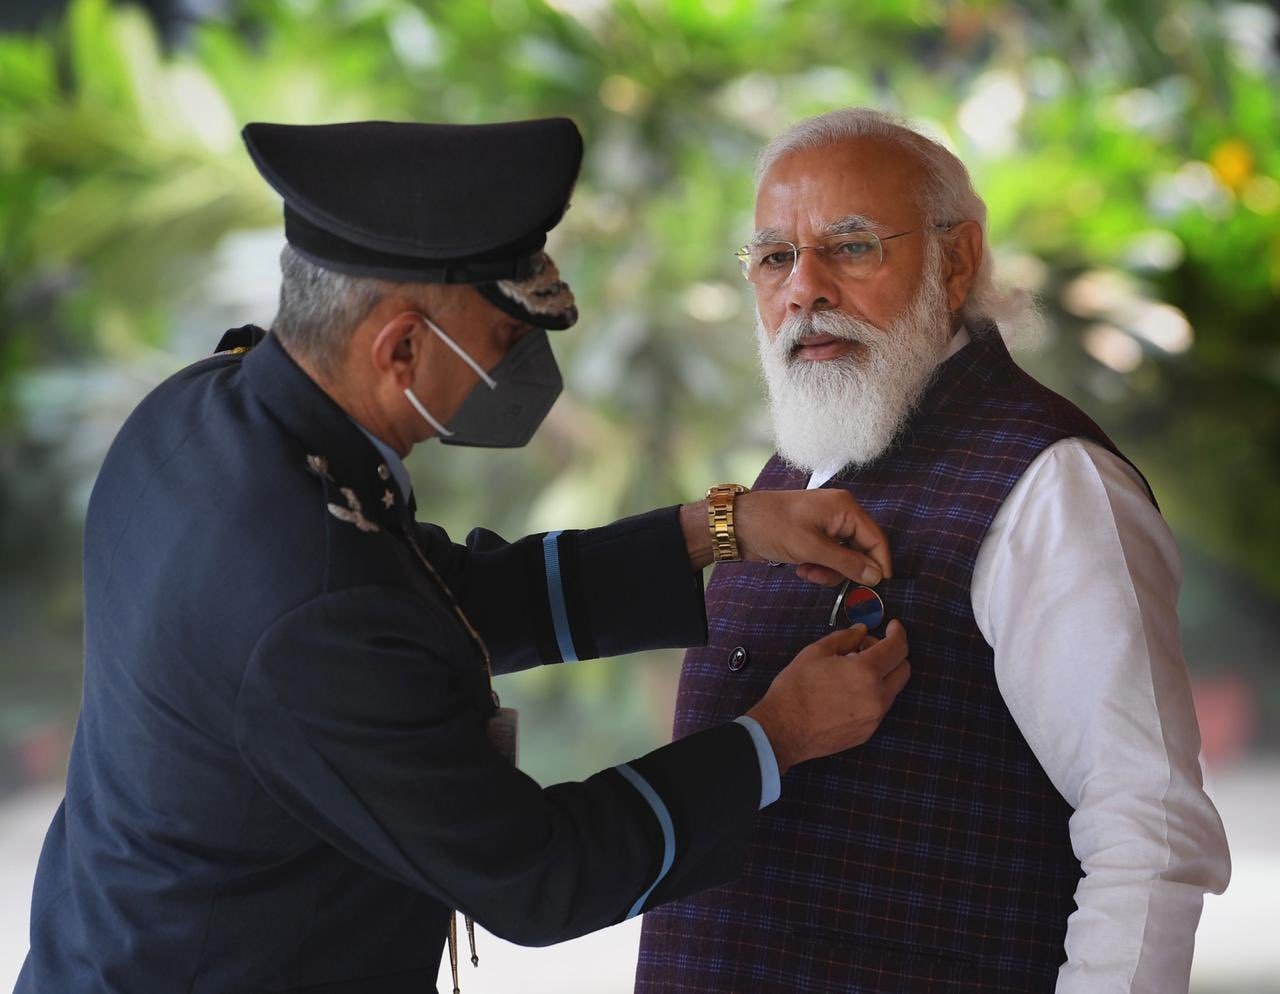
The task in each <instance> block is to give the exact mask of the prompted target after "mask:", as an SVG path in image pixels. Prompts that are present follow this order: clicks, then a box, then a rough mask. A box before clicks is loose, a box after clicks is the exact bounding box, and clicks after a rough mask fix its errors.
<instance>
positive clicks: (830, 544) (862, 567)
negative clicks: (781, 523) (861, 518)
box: [797, 535, 887, 587]
mask: <svg viewBox="0 0 1280 994" xmlns="http://www.w3.org/2000/svg"><path fill="white" fill-rule="evenodd" d="M799 551H800V553H801V555H800V556H799V557H797V558H800V559H802V560H803V561H804V568H805V569H806V570H811V571H812V570H823V571H824V572H823V574H822V576H823V579H821V580H817V581H815V582H819V583H822V584H824V585H825V586H828V587H830V586H834V585H835V584H836V583H842V582H843V581H844V580H845V578H846V577H847V578H848V579H850V580H853V581H854V582H856V583H864V584H866V585H867V586H868V587H874V586H875V585H876V584H877V583H879V582H880V581H881V580H882V579H884V577H885V576H886V575H887V574H886V572H885V567H884V566H883V565H881V564H880V563H879V562H877V561H876V560H873V559H872V558H871V556H870V555H867V554H865V553H862V552H859V551H857V550H856V549H851V548H849V547H848V546H846V545H841V544H840V543H839V542H836V541H834V540H832V539H831V538H830V537H829V536H827V535H815V536H814V537H813V540H812V541H811V542H809V543H808V544H807V545H806V547H805V548H804V549H801V550H799ZM886 555H887V553H886ZM806 579H808V577H806Z"/></svg>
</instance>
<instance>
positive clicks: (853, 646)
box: [803, 625, 867, 656]
mask: <svg viewBox="0 0 1280 994" xmlns="http://www.w3.org/2000/svg"><path fill="white" fill-rule="evenodd" d="M866 637H867V626H866V625H854V626H853V627H852V628H839V629H837V630H836V631H834V632H832V633H831V634H830V635H824V636H823V637H822V638H820V639H818V641H816V642H814V643H812V644H810V645H809V646H808V647H807V648H806V649H805V650H803V651H805V652H810V653H816V654H818V655H822V656H847V655H849V653H851V652H856V651H857V649H858V646H859V645H860V644H861V642H862V640H863V639H864V638H866Z"/></svg>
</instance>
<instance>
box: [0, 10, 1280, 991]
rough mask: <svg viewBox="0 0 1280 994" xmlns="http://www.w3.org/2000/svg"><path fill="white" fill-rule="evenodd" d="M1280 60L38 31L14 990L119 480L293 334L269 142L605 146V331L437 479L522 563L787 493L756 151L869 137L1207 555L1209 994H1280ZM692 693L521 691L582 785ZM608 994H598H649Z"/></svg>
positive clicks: (1196, 662) (321, 28)
mask: <svg viewBox="0 0 1280 994" xmlns="http://www.w3.org/2000/svg"><path fill="white" fill-rule="evenodd" d="M1278 29H1280V15H1278V13H1277V8H1276V6H1274V5H1270V6H1269V5H1264V4H1256V3H1229V4H1228V3H1211V2H1206V0H1169V2H1159V0H1017V2H1015V0H1003V2H1001V0H991V2H985V3H973V4H967V5H960V4H954V3H944V2H941V0H866V2H862V3H857V4H854V3H849V2H848V0H809V2H786V0H696V2H695V0H149V2H147V3H145V4H141V5H136V6H131V5H127V4H113V3H109V2H108V0H63V2H42V0H4V3H3V5H0V859H3V862H0V986H3V985H4V984H6V983H9V982H10V980H11V977H12V976H14V975H16V971H17V966H18V964H19V962H20V960H21V957H22V954H23V952H24V951H25V916H26V904H27V901H28V900H29V895H30V879H31V874H32V872H33V871H34V860H35V855H36V852H37V851H38V845H39V840H40V836H41V835H42V833H43V828H44V825H45V824H46V823H47V819H48V817H49V815H50V813H51V808H52V806H54V805H56V803H57V799H58V796H59V790H60V784H61V778H62V776H63V773H64V770H65V758H66V753H67V749H68V745H69V741H70V736H71V733H72V730H73V728H74V722H75V717H76V710H77V706H78V700H79V682H80V667H81V652H80V623H81V619H80V567H79V552H80V529H81V523H82V519H83V513H84V509H85V504H86V501H87V499H88V494H89V491H90V488H91V486H92V483H93V480H94V476H95V474H96V472H97V468H98V466H99V465H100V463H101V460H102V457H103V454H104V452H105V450H106V447H107V445H108V444H109V443H110V441H111V438H112V436H113V435H114V433H115V431H116V430H117V428H118V427H119V425H120V423H121V421H122V420H123V418H124V417H125V416H126V415H127V413H128V412H129V411H130V410H131V408H132V407H133V405H134V404H136V402H137V401H138V400H139V399H140V398H141V397H142V395H143V394H144V393H145V392H146V391H147V390H149V389H150V388H151V387H152V386H154V385H155V384H156V383H157V382H159V381H160V380H161V379H162V378H163V377H165V376H166V375H168V374H169V373H170V372H172V371H174V370H176V369H178V368H179V367H181V366H183V365H185V364H186V363H188V362H191V361H193V360H195V359H197V358H199V357H200V356H202V355H205V354H207V353H208V352H209V351H210V350H211V349H212V347H213V346H214V344H215V343H216V342H217V340H218V337H219V335H220V334H221V332H222V330H223V329H224V328H226V327H230V326H233V325H239V324H243V323H246V322H250V321H253V322H257V323H261V324H264V325H265V324H267V323H269V322H270V320H271V317H272V315H273V313H274V310H275V293H276V286H277V274H278V270H277V262H276V257H277V254H278V252H279V248H280V246H281V244H282V236H281V233H280V213H279V203H278V201H277V200H276V199H275V196H274V194H272V193H271V192H270V190H269V189H268V188H267V186H266V184H265V183H263V182H262V181H261V180H260V179H259V178H258V176H257V174H256V172H255V171H254V170H253V167H252V166H251V165H250V163H249V160H248V158H247V156H246V155H245V154H244V152H243V150H242V147H241V145H240V141H239V137H238V132H239V128H240V127H241V126H242V125H243V124H244V123H246V122H248V121H252V120H266V121H279V122H290V123H323V122H329V121H340V120H356V119H369V118H379V119H392V120H443V121H453V122H479V121H489V120H498V119H508V118H521V117H531V116H540V115H551V114H564V115H568V116H571V117H572V118H574V120H576V121H577V123H578V125H579V126H580V127H581V128H582V130H583V132H584V134H585V137H586V143H587V157H586V162H585V166H584V171H583V176H582V180H581V182H580V183H579V185H578V188H577V191H576V193H575V195H574V200H573V206H572V208H571V210H570V212H569V214H568V216H567V217H566V220H565V222H564V223H563V224H562V225H561V226H560V228H559V229H557V231H556V232H555V233H554V235H553V238H552V243H551V250H552V252H553V254H554V255H555V257H556V259H557V261H558V262H559V264H560V267H561V269H562V271H563V272H565V273H566V274H567V276H568V278H569V279H570V280H571V281H572V282H573V286H574V289H575V291H576V292H577V295H578V298H579V303H580V306H581V309H582V312H583V318H582V320H581V321H580V323H579V325H578V326H577V327H576V328H575V329H573V330H572V331H571V332H567V333H565V334H563V335H556V336H554V344H555V348H556V351H557V355H558V356H559V358H560V361H561V365H562V367H563V368H564V370H565V374H566V380H567V389H566V392H565V396H564V397H563V398H562V399H561V401H560V402H559V403H558V404H557V406H556V408H555V410H554V411H553V413H552V416H551V418H550V419H549V421H548V423H547V424H546V425H545V426H544V428H543V429H542V430H541V432H540V433H539V435H538V436H537V438H536V439H535V440H534V442H533V443H532V444H531V445H530V446H529V447H528V448H527V449H524V450H520V451H517V452H508V453H493V452H483V451H479V452H468V451H465V450H456V449H441V448H439V447H431V448H430V450H429V452H428V451H424V452H421V453H420V454H418V455H417V456H415V457H414V458H413V459H411V460H410V463H411V466H412V468H413V469H414V472H415V489H416V492H417V494H418V497H419V506H420V514H421V515H422V516H423V517H426V518H430V519H432V520H435V521H438V522H440V523H442V524H444V525H446V526H447V527H448V528H449V529H450V530H451V532H453V533H454V534H455V536H457V537H461V536H462V535H464V534H465V533H466V531H467V530H468V529H469V528H470V527H471V526H473V525H484V526H486V527H489V528H493V529H495V530H497V531H499V532H501V533H503V534H506V535H507V536H508V537H514V536H516V535H519V534H523V533H525V532H527V531H531V530H539V529H543V528H548V527H552V526H555V527H565V526H568V527H580V526H586V525H590V524H596V523H601V522H604V521H607V520H610V519H612V518H614V517H617V516H620V515H623V514H627V513H631V512H635V511H639V510H643V509H647V508H649V507H652V506H657V505H659V504H664V503H674V502H677V501H681V500H688V499H692V498H695V497H698V496H700V494H701V492H702V490H703V489H704V488H705V487H706V486H707V485H708V484H709V483H712V482H716V481H719V480H723V479H740V480H743V481H744V482H749V481H750V480H751V479H753V478H754V476H755V473H756V471H757V469H758V468H759V466H760V464H761V463H762V462H763V461H764V459H765V457H766V456H767V454H768V452H769V450H770V444H769V437H768V426H767V422H766V419H765V414H764V410H763V405H762V404H761V402H760V395H761V388H760V385H759V383H758V380H757V377H756V372H755V365H754V363H755V359H754V338H753V332H752V312H751V298H750V294H749V292H748V290H749V288H748V287H747V285H746V284H745V283H744V282H743V281H742V280H741V278H740V277H739V275H738V272H737V264H736V262H735V261H734V259H733V258H732V251H733V249H734V248H735V247H736V246H737V245H739V244H740V243H741V242H742V241H744V240H745V238H746V237H747V236H748V235H749V234H750V231H751V170H752V166H753V157H754V155H755V153H756V151H757V150H758V148H759V147H760V146H761V144H762V143H763V142H764V141H765V140H767V139H768V138H769V137H770V136H772V135H773V134H774V133H776V132H777V131H778V130H780V129H781V128H783V127H784V126H785V125H786V124H788V123H790V122H792V121H794V120H795V119H797V118H799V117H801V116H805V115H809V114H813V113H819V112H822V111H825V110H828V109H831V108H834V107H838V106H842V105H847V104H869V105H872V106H876V107H879V108H882V109H886V110H891V111H895V112H898V113H900V114H902V115H904V116H907V117H909V118H911V119H912V120H914V121H916V122H918V123H920V124H922V125H923V126H924V127H926V128H927V129H928V130H929V131H930V132H931V133H932V134H934V135H935V136H937V137H939V138H941V139H942V140H943V141H945V142H946V143H947V144H949V145H950V146H951V147H952V148H954V149H955V151H956V152H957V153H958V154H959V155H960V156H961V158H963V159H964V160H965V161H966V162H967V163H968V164H969V166H970V168H971V170H972V172H973V174H974V179H975V182H976V184H977V186H978V189H979V191H980V192H981V193H982V194H983V195H984V196H985V198H986V200H987V203H988V205H989V207H990V212H991V239H992V242H993V244H994V246H995V250H996V253H997V259H998V270H999V271H1000V272H1001V273H1003V274H1004V276H1005V277H1007V278H1009V279H1010V280H1012V281H1014V282H1017V283H1020V284H1022V285H1024V286H1027V287H1028V288H1030V289H1032V290H1034V291H1035V292H1036V293H1037V294H1038V295H1039V297H1040V300H1041V302H1042V305H1043V311H1044V317H1045V326H1044V328H1043V329H1042V330H1041V331H1040V332H1039V333H1036V334H1024V335H1022V336H1020V338H1015V340H1014V341H1013V343H1012V344H1013V345H1014V347H1015V349H1016V350H1017V351H1016V353H1015V354H1016V355H1017V356H1018V358H1019V360H1020V361H1021V362H1022V363H1023V365H1025V366H1026V367H1027V368H1029V369H1030V370H1031V371H1032V372H1033V373H1034V374H1035V375H1036V376H1038V377H1039V378H1041V379H1042V380H1044V381H1045V382H1047V383H1049V384H1050V385H1051V386H1053V387H1055V388H1056V389H1058V390H1060V391H1061V392H1063V393H1065V394H1066V395H1067V396H1069V397H1071V398H1072V399H1073V400H1075V401H1076V402H1077V403H1079V404H1080V405H1081V406H1083V407H1084V408H1085V409H1086V410H1087V411H1089V412H1090V413H1091V414H1092V415H1093V416H1094V417H1095V418H1096V419H1097V420H1098V421H1099V422H1100V423H1101V424H1102V425H1103V426H1104V427H1105V428H1106V429H1107V430H1108V431H1109V432H1110V433H1111V434H1112V436H1113V437H1114V438H1115V439H1116V441H1117V442H1118V443H1119V444H1120V445H1121V447H1122V448H1124V449H1125V450H1126V452H1128V453H1129V455H1130V456H1132V457H1133V458H1134V460H1135V461H1136V462H1137V463H1138V465H1139V466H1140V467H1141V468H1142V469H1143V470H1144V471H1145V472H1146V474H1147V475H1148V477H1149V479H1150V480H1151V482H1152V484H1153V486H1154V488H1155V491H1156V493H1157V496H1158V497H1159V499H1160V502H1161V505H1162V508H1163V510H1164V513H1165V515H1166V517H1167V518H1168V520H1169V522H1170V524H1171V526H1172V527H1173V529H1174V531H1175V532H1176V533H1177V535H1178V538H1179V541H1180V543H1181V547H1182V550H1183V555H1184V562H1185V567H1186V579H1185V584H1184V592H1183V599H1182V604H1181V613H1182V620H1183V635H1184V640H1185V645H1186V650H1187V655H1188V660H1189V663H1190V666H1191V669H1192V673H1193V677H1194V681H1195V691H1196V701H1197V708H1198V711H1199V714H1200V721H1201V727H1202V729H1203V733H1204V760H1205V766H1206V772H1207V776H1208V779H1209V782H1210V785H1211V788H1212V790H1213V792H1214V794H1215V796H1216V797H1217V798H1218V800H1219V803H1220V805H1221V806H1222V809H1223V815H1224V819H1225V820H1226V822H1227V829H1228V833H1229V835H1230V836H1231V839H1232V844H1233V850H1234V855H1235V861H1236V877H1235V880H1234V882H1233V884H1232V889H1231V890H1230V891H1229V892H1228V894H1227V896H1226V897H1223V898H1218V899H1211V900H1210V902H1209V907H1208V911H1207V912H1206V919H1205V925H1204V927H1203V928H1202V931H1201V941H1200V953H1199V956H1198V959H1197V968H1196V970H1197V972H1196V985H1197V986H1196V990H1198V991H1200V992H1202V994H1258V992H1263V991H1280V952H1277V950H1276V948H1275V943H1274V941H1273V940H1271V939H1270V938H1269V932H1270V929H1269V928H1265V927H1264V923H1265V922H1267V921H1268V920H1269V921H1270V922H1271V923H1272V924H1274V922H1275V921H1276V920H1280V897H1277V896H1276V895H1277V894H1280V838H1277V832H1276V829H1275V825H1276V824H1277V822H1278V821H1280V802H1277V800H1276V797H1277V796H1280V721H1278V720H1277V719H1278V718H1280V669H1278V668H1277V666H1276V652H1275V649H1274V648H1273V647H1274V646H1275V645H1276V644H1277V641H1278V636H1280V403H1278V400H1280V147H1278V145H1277V138H1278V137H1280V42H1278V37H1280V32H1278ZM621 568H625V565H623V566H622V567H621ZM1080 623H1081V624H1082V625H1083V624H1088V623H1089V620H1088V619H1087V618H1081V619H1080ZM678 668H679V655H678V654H674V653H672V654H662V653H656V654H651V655H647V656H642V657H632V658H628V659H626V660H624V661H620V662H595V663H585V664H580V665H577V666H574V667H571V668H570V667H562V668H555V669H548V670H546V671H541V672H530V673H526V674H521V675H520V676H518V677H512V678H507V679H506V680H505V681H504V682H505V683H506V686H505V688H503V696H504V701H505V702H506V703H514V704H516V705H518V706H520V707H521V708H522V709H523V710H524V711H525V713H526V720H525V722H523V724H524V727H525V729H526V734H525V741H524V743H522V754H523V756H524V761H523V764H522V765H524V767H525V768H526V769H528V770H529V771H530V772H531V773H532V774H533V775H534V776H536V777H538V778H539V779H541V780H542V781H543V782H551V781H554V780H558V779H566V778H579V777H582V776H585V775H587V774H588V773H590V772H592V771H594V770H595V769H597V768H599V767H600V766H602V765H605V764H608V763H612V762H617V761H621V760H623V759H626V758H630V757H631V756H633V755H635V754H637V753H639V752H641V751H644V750H647V749H649V748H652V747H654V746H655V745H657V744H659V743H660V742H662V741H665V740H666V738H667V736H668V733H669V727H670V713H671V702H672V699H673V696H674V687H675V679H676V674H677V672H678ZM626 941H633V940H626ZM537 955H539V956H549V955H553V954H551V953H539V954H537ZM608 956H609V957H610V958H613V959H616V958H617V957H616V956H615V955H614V953H609V954H608ZM623 958H624V959H625V956H624V957H623ZM532 962H535V963H541V962H547V961H545V960H534V961H532ZM614 965H615V966H616V964H614ZM629 970H630V967H629V965H628V964H626V963H623V964H621V967H620V968H619V969H618V970H615V972H619V975H620V976H626V975H629ZM478 976H481V979H479V980H476V981H469V984H470V985H471V990H473V991H475V990H479V991H481V992H482V991H484V990H491V989H492V990H497V989H502V988H501V987H493V986H489V987H485V986H480V985H483V984H484V983H485V982H486V981H485V980H484V979H483V976H482V975H478ZM496 976H497V975H496V974H494V975H491V976H490V978H489V980H488V981H487V982H488V983H489V984H493V983H495V982H496V981H495V979H494V978H495V977H496ZM558 979H559V980H560V981H563V980H564V974H563V973H562V974H561V975H560V977H559V978H558ZM611 983H613V984H614V985H615V986H608V984H606V982H605V981H604V980H600V981H599V982H598V984H597V985H596V986H594V987H585V988H583V990H601V991H603V990H606V989H607V990H614V989H616V990H626V989H629V988H628V987H627V986H626V984H625V980H618V979H615V980H613V981H611ZM523 989H525V990H534V989H537V988H531V987H524V988H523ZM548 989H552V988H548ZM559 989H568V988H565V987H563V984H562V985H561V987H560V988H559Z"/></svg>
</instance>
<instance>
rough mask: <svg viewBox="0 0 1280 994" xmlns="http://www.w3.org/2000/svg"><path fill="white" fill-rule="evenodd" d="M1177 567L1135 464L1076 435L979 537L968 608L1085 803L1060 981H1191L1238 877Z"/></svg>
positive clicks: (1057, 776)
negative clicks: (1194, 685)
mask: <svg viewBox="0 0 1280 994" xmlns="http://www.w3.org/2000/svg"><path fill="white" fill-rule="evenodd" d="M1180 583H1181V563H1180V561H1179V557H1178V551H1177V547H1176V545H1175V544H1174V540H1173V536H1172V535H1171V534H1170V532H1169V529H1168V528H1167V526H1166V525H1165V523H1164V520H1163V519H1162V518H1161V517H1160V515H1159V513H1158V512H1157V511H1156V509H1155V508H1154V507H1153V506H1152V504H1151V502H1150V500H1149V499H1148V498H1147V495H1146V490H1145V487H1144V485H1143V484H1142V482H1141V480H1140V478H1139V477H1138V475H1137V473H1136V472H1135V471H1134V470H1133V469H1132V468H1131V467H1130V466H1129V465H1128V464H1126V463H1125V462H1124V461H1123V460H1121V459H1118V458H1117V457H1116V456H1114V455H1112V454H1111V453H1110V452H1108V451H1107V450H1105V449H1103V448H1102V447H1101V446H1098V445H1096V444H1094V443H1091V442H1087V441H1084V440H1082V439H1066V440H1064V441H1061V442H1058V443H1057V444H1055V445H1052V446H1050V447H1049V448H1048V449H1046V450H1045V451H1044V452H1043V453H1041V455H1040V457H1039V458H1037V459H1036V461H1035V462H1034V463H1032V465H1031V466H1030V467H1029V468H1028V469H1027V471H1026V473H1025V474H1024V475H1023V477H1022V479H1020V480H1019V481H1018V483H1017V485H1016V486H1015V487H1014V489H1013V491H1012V492H1011V493H1010V495H1009V497H1008V499H1007V500H1006V501H1005V504H1004V506H1003V507H1002V508H1001V509H1000V512H999V514H998V515H997V516H996V519H995V521H994V522H993V524H992V526H991V529H990V531H989V532H988V533H987V536H986V537H985V538H984V540H983V545H982V548H981V550H980V552H979V556H978V560H977V566H976V569H975V572H974V578H973V586H972V599H973V610H974V617H975V618H976V620H977V623H978V627H979V628H980V629H981V631H982V634H983V636H984V637H985V638H986V640H987V642H988V643H989V644H990V645H991V646H992V648H993V649H994V651H995V673H996V681H997V684H998V686H999V688H1000V693H1001V695H1002V696H1003V698H1004V701H1005V703H1006V705H1007V706H1008V708H1009V711H1010V713H1011V714H1012V715H1013V718H1014V720H1015V721H1016V722H1017V724H1018V728H1019V729H1020V730H1021V731H1022V734H1023V736H1024V737H1025V738H1026V740H1027V742H1028V743H1029V744H1030V746H1031V748H1032V750H1033V751H1034V753H1035V755H1036V758H1037V759H1038V760H1039V761H1040V764H1041V766H1043V767H1044V770H1045V772H1046V773H1047V774H1048V775H1049V778H1050V780H1052V782H1053V784H1054V786H1055V787H1057V789H1058V790H1059V792H1061V794H1062V796H1063V797H1064V798H1065V799H1066V800H1067V803H1069V804H1070V805H1071V806H1072V807H1073V808H1074V809H1075V812H1074V814H1073V815H1072V817H1071V822H1070V831H1071V844H1072V848H1073V849H1074V850H1075V853H1076V856H1077V857H1078V858H1079V859H1080V862H1081V864H1082V866H1083V868H1084V872H1085V876H1084V878H1083V879H1082V880H1081V881H1080V885H1079V887H1078V888H1077V889H1076V906H1077V910H1076V911H1075V912H1074V913H1073V914H1072V915H1071V917H1070V919H1069V920H1068V924H1067V937H1066V952H1067V961H1066V963H1064V964H1063V966H1062V969H1061V971H1060V973H1059V976H1058V985H1057V994H1121V992H1125V994H1129V992H1132V994H1179V992H1184V994H1185V992H1186V990H1187V987H1188V982H1189V975H1190V970H1191V953H1192V948H1193V945H1194V940H1195V931H1196V926H1197V925H1198V923H1199V920H1200V911H1201V907H1202V904H1203V900H1204V892H1205V891H1212V892H1213V893H1221V892H1222V891H1223V889H1224V888H1225V887H1226V885H1227V880H1228V877H1229V876H1230V858H1229V855H1228V852H1227V842H1226V836H1225V833H1224V832H1223V828H1222V822H1221V820H1220V819H1219V817H1218V813H1217V811H1216V810H1215V809H1214V806H1213V803H1212V802H1211V801H1210V800H1209V798H1208V797H1207V796H1206V794H1205V792H1204V787H1203V781H1202V778H1201V773H1200V765H1199V750H1200V732H1199V727H1198V725H1197V723H1196V716H1195V710H1194V708H1193V706H1192V701H1191V687H1190V681H1189V679H1188V675H1187V668H1186V663H1185V661H1184V659H1183V656H1182V648H1181V643H1180V639H1179V633H1178V618H1177V613H1176V608H1177V600H1178V588H1179V585H1180Z"/></svg>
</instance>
